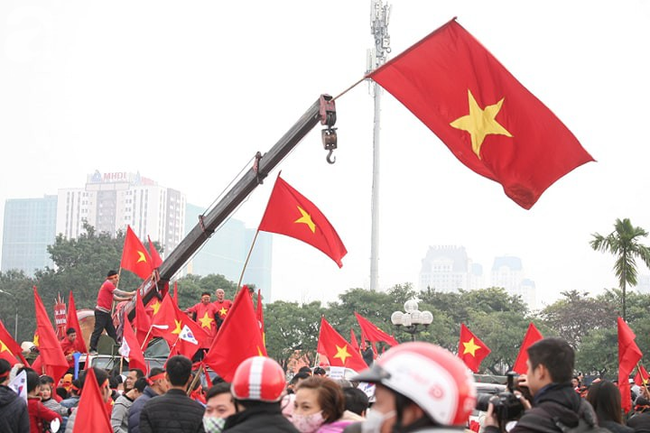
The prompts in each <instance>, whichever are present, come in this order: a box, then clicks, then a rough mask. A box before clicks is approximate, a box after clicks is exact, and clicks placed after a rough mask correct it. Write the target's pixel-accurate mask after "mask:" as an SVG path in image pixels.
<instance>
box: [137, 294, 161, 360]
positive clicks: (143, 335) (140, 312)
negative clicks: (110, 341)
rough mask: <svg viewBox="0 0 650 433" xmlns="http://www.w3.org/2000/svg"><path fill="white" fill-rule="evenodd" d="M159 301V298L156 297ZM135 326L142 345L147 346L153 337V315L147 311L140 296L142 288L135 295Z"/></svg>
mask: <svg viewBox="0 0 650 433" xmlns="http://www.w3.org/2000/svg"><path fill="white" fill-rule="evenodd" d="M156 301H158V299H156ZM133 326H134V327H135V336H136V338H137V339H138V343H139V344H140V347H141V348H142V347H146V344H147V342H146V341H145V339H146V340H149V339H150V338H151V334H150V333H149V329H151V315H150V314H149V313H148V312H147V310H146V309H145V307H144V304H143V302H142V297H141V296H140V290H139V289H138V291H137V292H136V297H135V318H134V320H133Z"/></svg>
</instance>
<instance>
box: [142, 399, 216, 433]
mask: <svg viewBox="0 0 650 433" xmlns="http://www.w3.org/2000/svg"><path fill="white" fill-rule="evenodd" d="M204 412H205V408H204V407H203V406H202V405H201V403H197V402H196V401H194V400H192V399H191V398H189V397H188V396H187V394H185V391H183V390H182V389H175V388H172V389H170V390H169V391H167V392H166V393H165V394H164V395H161V396H160V397H157V398H154V399H151V400H149V401H148V402H146V403H145V405H144V407H143V408H142V412H140V433H203V432H204V430H203V413H204Z"/></svg>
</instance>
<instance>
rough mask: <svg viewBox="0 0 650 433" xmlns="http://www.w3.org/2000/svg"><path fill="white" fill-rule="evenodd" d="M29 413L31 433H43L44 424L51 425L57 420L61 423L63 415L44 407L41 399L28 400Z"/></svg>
mask: <svg viewBox="0 0 650 433" xmlns="http://www.w3.org/2000/svg"><path fill="white" fill-rule="evenodd" d="M27 412H29V431H30V433H42V432H43V423H44V422H48V423H49V422H50V421H52V420H55V419H58V420H59V421H61V415H59V414H58V413H56V412H54V411H52V410H50V409H48V408H46V407H45V406H43V403H41V399H40V398H32V397H30V398H28V399H27Z"/></svg>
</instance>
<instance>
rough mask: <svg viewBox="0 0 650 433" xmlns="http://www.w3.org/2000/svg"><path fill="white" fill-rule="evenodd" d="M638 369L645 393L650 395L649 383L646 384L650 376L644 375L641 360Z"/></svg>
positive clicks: (637, 365)
mask: <svg viewBox="0 0 650 433" xmlns="http://www.w3.org/2000/svg"><path fill="white" fill-rule="evenodd" d="M636 371H637V373H639V376H641V383H642V384H643V389H644V390H645V394H646V395H649V394H648V385H647V384H646V382H647V381H648V378H647V377H643V373H642V372H641V364H640V362H637V363H636Z"/></svg>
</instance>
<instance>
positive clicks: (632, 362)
mask: <svg viewBox="0 0 650 433" xmlns="http://www.w3.org/2000/svg"><path fill="white" fill-rule="evenodd" d="M617 322H618V389H619V390H620V391H621V406H622V408H623V411H624V412H625V413H627V412H629V411H630V409H631V408H632V402H631V400H630V379H629V377H630V374H631V373H632V370H634V367H636V365H637V364H638V363H639V361H641V358H642V357H643V354H642V353H641V350H639V346H637V345H636V342H635V341H634V340H635V339H636V335H634V332H632V330H631V329H630V327H629V326H628V325H627V323H625V320H623V319H622V318H620V317H619V318H618V321H617Z"/></svg>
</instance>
